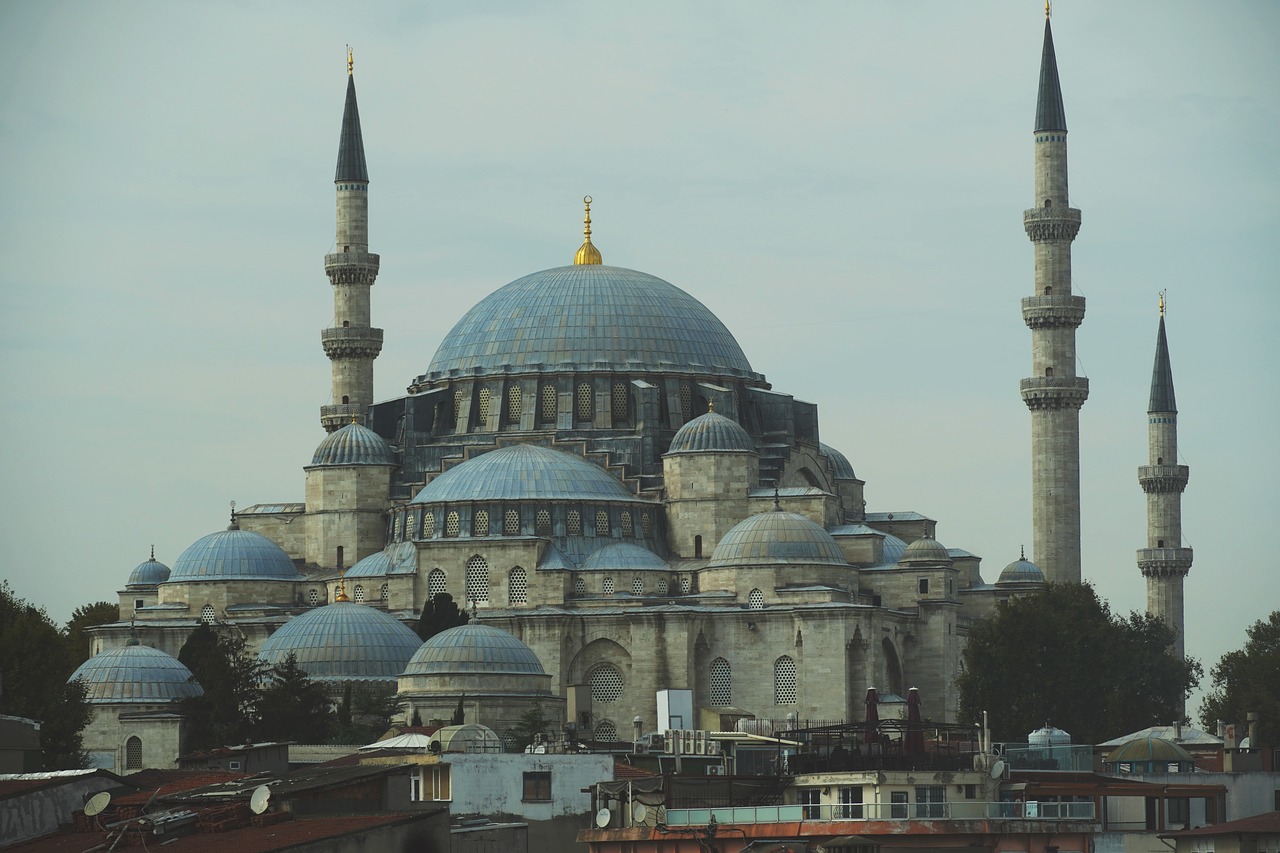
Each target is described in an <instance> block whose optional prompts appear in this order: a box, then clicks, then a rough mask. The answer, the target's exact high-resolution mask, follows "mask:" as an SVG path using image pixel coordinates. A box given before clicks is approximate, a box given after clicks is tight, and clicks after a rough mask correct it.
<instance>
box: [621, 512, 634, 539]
mask: <svg viewBox="0 0 1280 853" xmlns="http://www.w3.org/2000/svg"><path fill="white" fill-rule="evenodd" d="M619 520H620V521H621V522H622V535H623V536H628V537H630V536H633V535H634V534H635V532H636V531H635V528H634V527H632V525H631V513H629V512H625V511H624V512H623V513H622V516H621V517H620V519H619Z"/></svg>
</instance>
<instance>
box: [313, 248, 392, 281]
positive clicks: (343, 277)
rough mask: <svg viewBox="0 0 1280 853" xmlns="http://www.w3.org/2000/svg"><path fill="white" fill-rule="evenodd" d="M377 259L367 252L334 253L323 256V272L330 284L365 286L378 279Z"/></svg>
mask: <svg viewBox="0 0 1280 853" xmlns="http://www.w3.org/2000/svg"><path fill="white" fill-rule="evenodd" d="M378 264H379V258H378V256H377V255H374V254H371V253H369V252H334V253H333V254H331V255H325V256H324V271H325V274H326V275H328V276H329V281H330V283H332V284H335V285H337V284H366V285H370V286H372V285H373V283H374V281H375V280H376V279H377V278H378Z"/></svg>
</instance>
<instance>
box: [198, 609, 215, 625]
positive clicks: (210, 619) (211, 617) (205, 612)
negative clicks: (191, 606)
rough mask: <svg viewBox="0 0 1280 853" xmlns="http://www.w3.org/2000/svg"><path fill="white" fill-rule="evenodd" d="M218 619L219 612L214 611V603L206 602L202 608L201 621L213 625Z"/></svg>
mask: <svg viewBox="0 0 1280 853" xmlns="http://www.w3.org/2000/svg"><path fill="white" fill-rule="evenodd" d="M217 619H218V614H216V613H214V612H213V605H212V604H206V605H205V606H204V607H201V608H200V621H201V622H203V623H204V624H206V625H212V624H213V623H214V622H215V621H217Z"/></svg>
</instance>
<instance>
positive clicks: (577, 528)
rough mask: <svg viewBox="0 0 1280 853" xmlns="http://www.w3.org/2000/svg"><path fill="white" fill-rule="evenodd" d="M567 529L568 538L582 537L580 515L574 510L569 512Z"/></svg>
mask: <svg viewBox="0 0 1280 853" xmlns="http://www.w3.org/2000/svg"><path fill="white" fill-rule="evenodd" d="M568 527H569V535H570V536H581V535H582V513H580V512H578V511H577V510H576V509H571V510H569V517H568Z"/></svg>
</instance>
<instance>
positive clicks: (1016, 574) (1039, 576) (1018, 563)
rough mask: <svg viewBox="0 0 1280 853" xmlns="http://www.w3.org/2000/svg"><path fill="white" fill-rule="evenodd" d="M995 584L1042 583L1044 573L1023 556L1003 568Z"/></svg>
mask: <svg viewBox="0 0 1280 853" xmlns="http://www.w3.org/2000/svg"><path fill="white" fill-rule="evenodd" d="M996 583H1044V572H1042V571H1040V567H1039V566H1037V565H1036V564H1035V563H1033V562H1031V561H1030V560H1028V559H1027V556H1026V554H1023V555H1022V556H1020V557H1018V559H1016V560H1014V561H1013V562H1012V563H1010V564H1009V565H1007V566H1005V567H1004V571H1002V572H1000V579H999V580H998V581H996Z"/></svg>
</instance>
